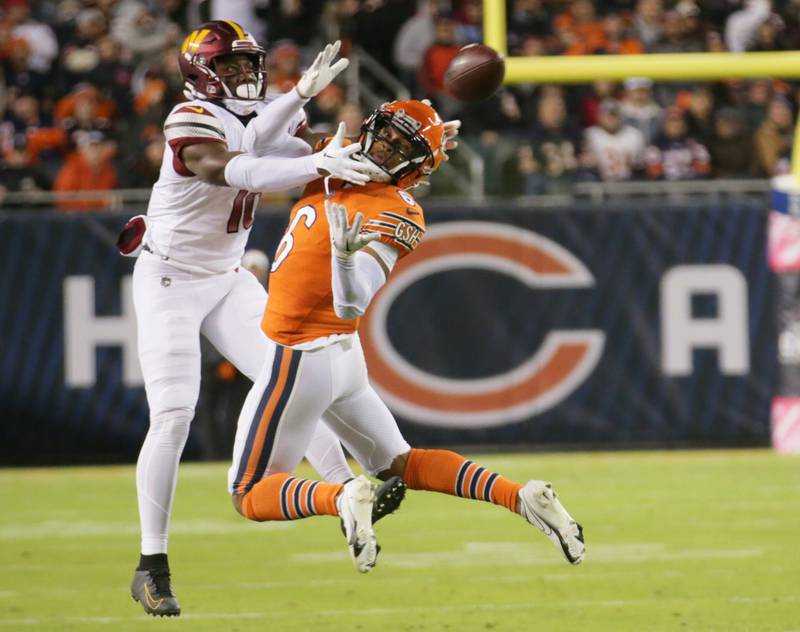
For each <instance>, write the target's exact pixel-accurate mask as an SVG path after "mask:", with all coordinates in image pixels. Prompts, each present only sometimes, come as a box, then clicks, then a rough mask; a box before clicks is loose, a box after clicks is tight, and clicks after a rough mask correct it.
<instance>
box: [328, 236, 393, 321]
mask: <svg viewBox="0 0 800 632" xmlns="http://www.w3.org/2000/svg"><path fill="white" fill-rule="evenodd" d="M368 247H369V248H370V249H371V250H372V254H371V253H368V252H364V250H360V251H359V252H357V253H356V254H355V255H353V256H352V257H341V258H340V257H337V256H336V255H335V254H332V255H331V286H332V289H333V309H334V311H335V312H336V315H337V316H338V317H339V318H341V319H342V320H353V319H354V318H358V317H359V316H363V315H364V312H366V311H367V307H368V306H369V304H370V301H371V300H372V297H373V296H375V294H376V292H377V291H378V290H379V289H381V287H383V284H384V283H386V277H387V276H388V274H389V272H390V271H391V269H392V267H394V264H395V262H396V261H397V252H396V251H395V250H394V248H392V247H391V246H387V245H386V244H383V243H380V242H373V243H372V244H370V246H368ZM365 250H366V249H365Z"/></svg>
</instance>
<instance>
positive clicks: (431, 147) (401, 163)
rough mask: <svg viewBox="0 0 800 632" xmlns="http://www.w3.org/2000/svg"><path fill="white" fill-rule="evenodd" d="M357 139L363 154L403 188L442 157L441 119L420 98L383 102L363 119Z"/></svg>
mask: <svg viewBox="0 0 800 632" xmlns="http://www.w3.org/2000/svg"><path fill="white" fill-rule="evenodd" d="M359 141H360V142H361V146H362V148H363V154H364V156H365V157H366V158H367V159H369V160H370V161H371V162H373V163H375V165H377V166H378V167H379V168H380V169H381V170H382V171H383V172H384V173H386V175H387V176H388V177H389V179H390V180H391V182H392V183H393V184H395V185H396V186H398V187H401V188H404V189H405V188H408V187H410V186H413V185H414V184H416V183H417V182H419V180H421V179H422V178H425V177H427V176H429V175H430V174H432V173H433V172H434V171H436V169H437V168H438V167H439V165H440V164H441V163H442V161H443V160H444V158H445V154H444V144H445V138H444V124H443V123H442V119H441V117H440V116H439V114H438V113H437V112H436V110H434V109H433V108H432V107H431V106H430V105H426V104H425V103H423V102H422V101H414V100H408V101H392V102H391V103H384V104H383V105H382V106H380V107H379V108H378V109H376V110H375V111H374V112H373V113H372V114H371V115H370V117H369V118H368V119H367V120H365V121H364V124H363V125H362V126H361V137H360V138H359Z"/></svg>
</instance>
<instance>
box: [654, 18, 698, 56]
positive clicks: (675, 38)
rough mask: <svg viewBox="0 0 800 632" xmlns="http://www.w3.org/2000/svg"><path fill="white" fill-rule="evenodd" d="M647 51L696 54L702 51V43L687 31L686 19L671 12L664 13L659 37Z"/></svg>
mask: <svg viewBox="0 0 800 632" xmlns="http://www.w3.org/2000/svg"><path fill="white" fill-rule="evenodd" d="M648 50H649V51H650V52H652V53H698V52H701V51H702V50H703V42H702V40H699V39H697V38H696V37H694V36H693V34H692V33H691V32H689V31H688V28H687V21H686V18H684V16H682V15H681V14H680V13H678V12H677V11H674V10H673V11H667V12H665V13H664V18H663V20H662V22H661V37H660V38H659V39H658V41H656V42H655V43H654V44H652V45H651V46H650V47H648Z"/></svg>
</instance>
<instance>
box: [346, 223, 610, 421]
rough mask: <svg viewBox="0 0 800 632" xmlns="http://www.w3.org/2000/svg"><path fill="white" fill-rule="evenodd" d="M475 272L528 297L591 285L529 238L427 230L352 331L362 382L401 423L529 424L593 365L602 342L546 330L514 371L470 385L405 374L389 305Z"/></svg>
mask: <svg viewBox="0 0 800 632" xmlns="http://www.w3.org/2000/svg"><path fill="white" fill-rule="evenodd" d="M475 268H481V269H485V270H490V271H493V272H497V273H500V274H504V275H507V276H510V277H512V278H514V279H516V280H517V281H518V282H520V283H522V284H524V285H526V286H528V287H531V288H551V289H552V288H588V287H592V286H593V285H594V277H593V276H592V275H591V273H590V272H589V270H588V269H587V268H586V266H584V265H583V263H581V262H580V261H579V260H578V259H577V258H576V257H575V256H574V255H572V254H571V253H570V252H568V251H567V250H565V249H564V248H563V247H562V246H560V245H558V244H556V243H555V242H553V241H551V240H549V239H547V238H545V237H542V236H541V235H538V234H537V233H534V232H532V231H528V230H524V229H521V228H516V227H512V226H507V225H504V224H496V223H492V222H478V221H464V222H461V221H458V222H447V223H444V224H437V225H433V226H430V227H429V229H428V232H427V234H426V235H425V239H424V240H423V241H422V244H421V245H420V247H419V248H418V249H417V250H416V252H415V253H414V254H413V255H412V256H410V257H407V258H405V259H403V260H401V261H400V262H399V263H398V264H397V266H396V267H395V270H394V272H393V273H392V276H391V277H390V279H389V281H388V283H387V284H386V286H385V287H384V288H383V289H382V290H381V291H380V293H379V294H378V295H377V296H376V297H375V299H374V300H373V302H372V305H371V307H370V309H369V310H368V311H367V314H366V316H365V317H364V318H363V320H362V322H361V326H360V331H361V338H362V343H363V346H364V353H365V355H366V358H367V365H368V367H369V373H370V381H371V383H372V385H373V386H374V387H375V389H376V390H377V391H378V393H379V394H380V395H381V397H382V398H383V399H384V401H385V402H386V403H387V404H388V405H389V407H390V408H392V409H393V410H394V411H395V412H396V413H398V414H399V415H400V416H402V417H404V418H406V419H409V420H412V421H416V422H419V423H423V424H430V425H437V426H446V427H450V428H477V427H487V426H498V425H502V424H507V423H510V422H514V421H520V420H522V419H527V418H530V417H532V416H534V415H536V414H538V413H541V412H542V411H545V410H547V409H548V408H551V407H553V406H555V405H556V404H558V403H559V402H561V401H562V400H564V399H565V398H566V397H568V396H569V395H570V393H572V392H573V391H574V390H575V389H576V388H578V386H580V384H582V383H583V382H584V380H586V378H587V377H588V376H589V374H591V372H592V370H593V369H594V368H595V366H596V365H597V362H598V361H599V359H600V356H601V354H602V351H603V347H604V344H605V335H604V333H603V332H602V331H599V330H594V329H581V330H559V329H556V330H552V331H550V332H549V333H547V334H546V336H545V337H544V340H543V342H542V345H541V346H540V347H539V349H538V350H537V351H536V352H535V353H534V354H533V355H532V356H531V357H530V358H528V359H527V360H526V361H525V362H523V363H522V364H521V365H519V366H517V367H514V368H512V369H510V370H508V371H506V372H504V373H500V374H496V375H492V376H488V377H485V378H479V379H452V378H446V377H442V376H439V375H434V374H432V373H430V372H427V371H424V370H422V369H420V368H419V367H416V366H414V365H413V364H411V363H410V362H409V361H408V360H406V359H405V358H403V357H402V356H401V355H400V353H398V351H397V350H396V349H395V347H394V346H393V345H392V342H391V340H390V339H389V335H388V333H387V328H386V322H387V317H388V315H389V311H390V309H391V307H392V304H393V302H394V301H395V299H396V298H397V297H398V296H399V295H400V294H401V293H402V292H403V291H404V290H406V289H407V288H409V287H410V286H412V285H413V284H414V283H416V282H418V281H419V280H421V279H423V278H425V277H428V276H430V275H433V274H438V273H441V272H446V271H448V270H459V269H475Z"/></svg>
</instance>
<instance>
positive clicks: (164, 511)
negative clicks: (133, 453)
mask: <svg viewBox="0 0 800 632" xmlns="http://www.w3.org/2000/svg"><path fill="white" fill-rule="evenodd" d="M191 421H192V417H191V415H187V414H185V413H183V414H180V415H177V416H176V415H174V414H173V416H171V417H163V416H162V417H160V418H159V419H153V420H151V422H150V429H149V430H148V431H147V437H145V440H144V443H143V444H142V450H141V452H139V460H138V461H137V462H136V495H137V497H138V499H139V522H140V525H141V529H142V554H143V555H153V554H154V553H166V552H167V539H168V537H169V518H170V513H171V511H172V499H173V498H174V496H175V485H176V483H177V482H178V463H179V462H180V459H181V453H182V452H183V447H184V446H185V445H186V439H187V438H188V437H189V424H190V423H191Z"/></svg>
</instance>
